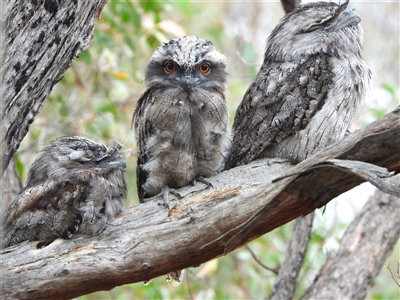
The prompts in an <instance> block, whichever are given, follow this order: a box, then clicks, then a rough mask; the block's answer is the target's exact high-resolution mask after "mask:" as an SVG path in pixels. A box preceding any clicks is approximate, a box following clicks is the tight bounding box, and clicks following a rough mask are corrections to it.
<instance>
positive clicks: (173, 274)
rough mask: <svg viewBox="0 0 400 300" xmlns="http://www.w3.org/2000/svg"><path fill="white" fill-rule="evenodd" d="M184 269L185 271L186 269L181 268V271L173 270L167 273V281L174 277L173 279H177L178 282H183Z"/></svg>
mask: <svg viewBox="0 0 400 300" xmlns="http://www.w3.org/2000/svg"><path fill="white" fill-rule="evenodd" d="M184 271H185V270H179V271H174V272H171V273H169V274H167V275H165V279H166V280H167V281H171V280H172V279H173V280H174V281H176V282H177V283H181V282H182V280H183V273H184Z"/></svg>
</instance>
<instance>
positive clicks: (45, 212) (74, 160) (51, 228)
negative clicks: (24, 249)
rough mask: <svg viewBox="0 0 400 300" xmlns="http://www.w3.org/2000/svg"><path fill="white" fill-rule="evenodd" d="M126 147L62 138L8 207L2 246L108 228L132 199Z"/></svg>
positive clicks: (44, 241) (34, 168) (38, 162)
mask: <svg viewBox="0 0 400 300" xmlns="http://www.w3.org/2000/svg"><path fill="white" fill-rule="evenodd" d="M120 148H121V146H120V145H119V144H118V145H115V146H113V147H106V146H104V145H101V144H98V143H95V142H93V141H91V140H88V139H85V138H81V137H61V138H58V139H56V140H55V141H53V142H52V143H51V144H50V145H49V146H47V147H45V148H44V149H43V150H42V154H41V155H40V156H39V157H38V158H37V159H36V160H35V162H34V163H33V164H32V166H31V169H30V170H29V174H28V180H27V184H26V187H25V188H24V189H23V190H22V191H21V193H20V194H19V195H18V196H17V197H16V198H15V199H14V200H13V202H12V203H11V204H10V206H9V207H8V208H7V210H6V211H5V214H4V221H3V240H2V247H3V248H4V247H8V246H12V245H15V244H18V243H20V242H22V241H26V240H28V241H39V244H38V247H42V246H46V245H48V244H50V243H51V242H53V241H54V240H55V239H57V238H65V239H68V238H70V237H71V236H72V235H75V236H80V235H86V236H92V235H96V234H98V233H100V232H101V231H103V230H104V228H105V226H106V223H107V221H108V220H110V219H112V218H113V217H114V216H115V215H117V214H119V213H121V212H122V210H123V203H124V201H125V200H126V184H125V178H124V171H125V163H124V161H123V160H122V158H121V157H120V155H119V154H118V150H119V149H120Z"/></svg>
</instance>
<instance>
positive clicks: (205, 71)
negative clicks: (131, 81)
mask: <svg viewBox="0 0 400 300" xmlns="http://www.w3.org/2000/svg"><path fill="white" fill-rule="evenodd" d="M225 61H226V58H225V56H224V55H222V54H221V53H219V52H218V51H217V50H216V49H215V46H214V44H213V43H212V42H211V41H208V40H204V39H200V38H198V37H196V36H184V37H181V38H177V39H173V40H170V41H168V42H165V43H163V44H162V45H161V46H160V47H159V48H158V49H157V50H156V51H155V52H154V53H153V55H152V57H151V58H150V62H149V64H148V66H147V70H146V78H145V87H146V88H149V87H160V88H163V87H173V88H182V89H185V90H191V89H194V88H196V87H199V86H201V88H203V89H207V88H210V89H221V90H224V88H225V82H226V70H225V68H226V65H225Z"/></svg>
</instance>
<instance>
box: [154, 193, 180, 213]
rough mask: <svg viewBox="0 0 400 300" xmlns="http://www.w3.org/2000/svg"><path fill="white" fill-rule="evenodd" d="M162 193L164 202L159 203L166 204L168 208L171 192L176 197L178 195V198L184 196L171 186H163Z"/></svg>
mask: <svg viewBox="0 0 400 300" xmlns="http://www.w3.org/2000/svg"><path fill="white" fill-rule="evenodd" d="M161 193H162V198H163V202H162V203H159V204H160V205H162V206H164V207H165V208H166V209H168V210H169V209H170V200H169V194H170V193H171V194H172V195H174V196H175V197H177V198H178V199H180V198H182V195H181V194H179V193H178V192H177V191H176V190H175V189H171V188H169V187H165V188H163V190H162V192H161Z"/></svg>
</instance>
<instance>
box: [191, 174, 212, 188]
mask: <svg viewBox="0 0 400 300" xmlns="http://www.w3.org/2000/svg"><path fill="white" fill-rule="evenodd" d="M196 181H200V182H202V183H204V184H205V185H207V187H212V188H214V186H213V184H212V183H211V182H210V181H208V180H207V179H205V178H204V177H203V176H200V177H199V178H197V180H193V181H192V184H193V185H195V184H196Z"/></svg>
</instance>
